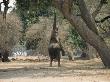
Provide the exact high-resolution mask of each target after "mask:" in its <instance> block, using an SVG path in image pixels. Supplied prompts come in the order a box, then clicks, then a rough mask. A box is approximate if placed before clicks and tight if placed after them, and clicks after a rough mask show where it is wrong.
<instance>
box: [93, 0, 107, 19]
mask: <svg viewBox="0 0 110 82" xmlns="http://www.w3.org/2000/svg"><path fill="white" fill-rule="evenodd" d="M104 4H107V0H101V1H100V3H99V5H98V6H97V8H96V9H95V11H94V12H93V13H92V16H93V18H94V19H95V17H96V16H97V14H98V13H99V11H100V10H101V9H102V7H103V5H104Z"/></svg>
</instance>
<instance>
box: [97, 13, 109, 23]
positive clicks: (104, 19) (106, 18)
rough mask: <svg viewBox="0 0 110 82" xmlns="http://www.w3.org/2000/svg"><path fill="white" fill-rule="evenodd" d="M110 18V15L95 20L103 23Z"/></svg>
mask: <svg viewBox="0 0 110 82" xmlns="http://www.w3.org/2000/svg"><path fill="white" fill-rule="evenodd" d="M109 18H110V15H109V16H106V17H104V18H103V19H101V20H99V21H97V20H95V22H96V23H103V22H104V21H106V20H108V19H109Z"/></svg>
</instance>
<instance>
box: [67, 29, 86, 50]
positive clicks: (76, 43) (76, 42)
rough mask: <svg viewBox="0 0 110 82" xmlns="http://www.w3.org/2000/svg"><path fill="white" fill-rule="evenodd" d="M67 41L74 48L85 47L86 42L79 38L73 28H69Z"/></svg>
mask: <svg viewBox="0 0 110 82" xmlns="http://www.w3.org/2000/svg"><path fill="white" fill-rule="evenodd" d="M68 42H69V43H71V44H72V45H73V47H75V48H78V47H79V48H81V49H84V48H86V47H87V45H86V42H85V41H84V40H83V39H82V38H81V36H80V35H79V34H78V32H77V31H76V30H75V28H70V29H69V35H68Z"/></svg>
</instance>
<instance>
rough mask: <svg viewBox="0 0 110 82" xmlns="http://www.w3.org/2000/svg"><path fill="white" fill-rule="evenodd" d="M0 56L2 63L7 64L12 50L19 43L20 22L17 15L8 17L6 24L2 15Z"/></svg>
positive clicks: (0, 17)
mask: <svg viewBox="0 0 110 82" xmlns="http://www.w3.org/2000/svg"><path fill="white" fill-rule="evenodd" d="M0 19H1V20H0V55H1V56H2V61H3V62H7V61H8V56H9V54H10V53H11V50H12V48H13V47H14V46H15V45H16V44H17V43H18V42H19V37H20V33H19V31H20V25H21V24H20V20H19V18H18V17H17V16H16V15H15V14H12V15H7V21H6V22H5V23H4V21H3V19H2V16H1V15H0Z"/></svg>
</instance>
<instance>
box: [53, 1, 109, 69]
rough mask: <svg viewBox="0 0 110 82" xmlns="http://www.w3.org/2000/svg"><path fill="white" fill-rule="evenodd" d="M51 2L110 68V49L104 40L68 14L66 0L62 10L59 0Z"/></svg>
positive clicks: (79, 20)
mask: <svg viewBox="0 0 110 82" xmlns="http://www.w3.org/2000/svg"><path fill="white" fill-rule="evenodd" d="M53 1H54V2H53V4H54V6H55V7H57V8H58V9H59V10H60V11H61V12H62V14H63V15H64V16H65V18H66V19H67V20H68V21H69V22H70V23H71V24H72V25H73V26H74V27H75V28H76V30H77V31H78V33H79V34H80V35H81V36H82V38H83V39H84V40H85V41H86V42H87V43H89V44H90V45H92V46H93V47H94V48H95V49H96V50H97V51H98V53H99V55H100V57H101V59H102V62H103V64H104V65H105V67H107V68H110V49H109V48H108V47H107V45H106V43H105V42H104V40H103V39H102V38H101V37H99V36H98V35H97V34H96V33H95V32H94V31H92V30H91V29H89V26H87V24H85V22H84V21H82V20H81V19H80V18H78V17H77V16H74V15H72V13H68V8H69V5H68V0H64V1H65V3H64V6H63V8H62V9H61V8H60V4H59V1H60V0H53Z"/></svg>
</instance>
